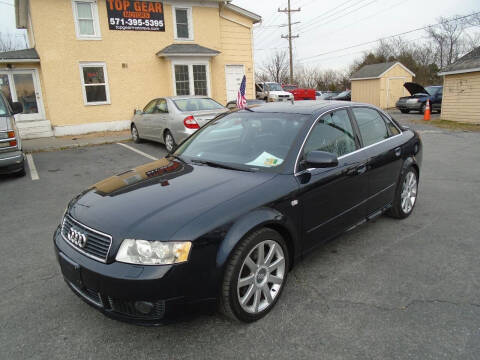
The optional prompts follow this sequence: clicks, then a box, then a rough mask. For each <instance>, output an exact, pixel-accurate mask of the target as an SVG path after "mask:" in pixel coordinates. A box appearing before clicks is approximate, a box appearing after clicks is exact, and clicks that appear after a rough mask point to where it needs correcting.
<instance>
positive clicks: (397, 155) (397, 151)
mask: <svg viewBox="0 0 480 360" xmlns="http://www.w3.org/2000/svg"><path fill="white" fill-rule="evenodd" d="M400 155H402V148H401V147H400V146H399V147H397V148H395V156H396V157H399V156H400Z"/></svg>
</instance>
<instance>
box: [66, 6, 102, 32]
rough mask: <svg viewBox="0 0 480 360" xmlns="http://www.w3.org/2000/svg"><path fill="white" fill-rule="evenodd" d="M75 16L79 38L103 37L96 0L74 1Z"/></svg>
mask: <svg viewBox="0 0 480 360" xmlns="http://www.w3.org/2000/svg"><path fill="white" fill-rule="evenodd" d="M72 8H73V16H74V18H75V30H76V32H77V39H81V40H99V39H100V38H101V34H100V25H99V23H98V9H97V1H96V0H82V1H77V0H73V1H72Z"/></svg>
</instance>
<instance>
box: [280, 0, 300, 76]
mask: <svg viewBox="0 0 480 360" xmlns="http://www.w3.org/2000/svg"><path fill="white" fill-rule="evenodd" d="M300 10H301V9H300V8H298V9H292V8H291V7H290V0H288V8H287V9H283V10H281V9H280V8H279V9H278V12H283V13H287V14H288V35H282V39H288V47H289V50H290V84H293V51H292V39H295V38H298V35H295V36H292V25H293V24H292V12H298V11H300ZM295 24H298V22H297V23H295Z"/></svg>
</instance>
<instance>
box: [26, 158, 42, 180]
mask: <svg viewBox="0 0 480 360" xmlns="http://www.w3.org/2000/svg"><path fill="white" fill-rule="evenodd" d="M27 163H28V168H29V169H30V177H31V178H32V180H38V179H40V177H39V176H38V172H37V168H36V167H35V163H34V162H33V156H32V154H27Z"/></svg>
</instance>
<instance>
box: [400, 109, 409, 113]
mask: <svg viewBox="0 0 480 360" xmlns="http://www.w3.org/2000/svg"><path fill="white" fill-rule="evenodd" d="M400 112H401V113H402V114H408V113H409V112H410V110H408V109H401V110H400Z"/></svg>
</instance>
